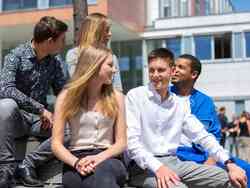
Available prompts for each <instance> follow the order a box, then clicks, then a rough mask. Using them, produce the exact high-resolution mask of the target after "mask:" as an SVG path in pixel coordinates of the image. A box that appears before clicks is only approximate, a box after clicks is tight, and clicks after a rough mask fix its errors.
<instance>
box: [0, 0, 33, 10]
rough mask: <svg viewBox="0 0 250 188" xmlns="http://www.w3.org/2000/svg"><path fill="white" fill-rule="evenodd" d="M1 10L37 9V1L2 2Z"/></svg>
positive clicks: (10, 0)
mask: <svg viewBox="0 0 250 188" xmlns="http://www.w3.org/2000/svg"><path fill="white" fill-rule="evenodd" d="M2 3H3V10H4V11H5V10H7V11H8V10H18V9H31V8H36V7H37V0H29V1H27V0H4V1H3V2H2Z"/></svg>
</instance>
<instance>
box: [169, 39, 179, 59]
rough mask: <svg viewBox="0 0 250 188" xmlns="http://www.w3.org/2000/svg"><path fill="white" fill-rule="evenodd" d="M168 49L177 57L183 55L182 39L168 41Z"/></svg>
mask: <svg viewBox="0 0 250 188" xmlns="http://www.w3.org/2000/svg"><path fill="white" fill-rule="evenodd" d="M166 47H167V48H168V49H170V50H171V51H172V52H173V53H174V55H175V57H178V56H179V55H180V54H181V39H180V38H170V39H166Z"/></svg>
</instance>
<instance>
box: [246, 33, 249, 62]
mask: <svg viewBox="0 0 250 188" xmlns="http://www.w3.org/2000/svg"><path fill="white" fill-rule="evenodd" d="M245 44H246V56H247V57H250V32H245Z"/></svg>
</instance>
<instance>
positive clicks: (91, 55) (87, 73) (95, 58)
mask: <svg viewBox="0 0 250 188" xmlns="http://www.w3.org/2000/svg"><path fill="white" fill-rule="evenodd" d="M109 55H112V53H111V50H110V49H108V48H106V47H98V48H97V47H93V46H89V47H88V48H84V49H82V50H81V54H80V56H79V58H78V63H77V66H76V71H75V72H74V74H73V76H72V78H71V80H70V81H69V83H68V84H67V85H66V87H65V88H66V90H67V92H66V97H65V99H64V101H63V109H62V111H63V112H62V116H63V118H65V119H67V120H69V119H70V118H72V117H73V116H75V115H76V114H77V113H78V112H79V111H80V109H81V108H85V109H87V108H88V106H87V104H86V101H87V100H88V96H87V93H88V92H87V86H88V83H89V80H90V79H91V78H92V77H93V76H95V75H96V74H97V73H98V71H99V70H100V67H101V65H102V64H103V62H104V61H105V60H106V59H107V58H108V56H109ZM98 105H100V109H101V112H102V113H103V114H104V115H106V116H109V117H111V118H114V119H115V118H116V115H117V110H118V103H117V101H116V97H115V93H114V90H113V86H112V84H110V85H103V86H102V89H101V100H100V101H98ZM87 110H88V109H87Z"/></svg>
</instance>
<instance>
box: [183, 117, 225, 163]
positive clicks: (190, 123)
mask: <svg viewBox="0 0 250 188" xmlns="http://www.w3.org/2000/svg"><path fill="white" fill-rule="evenodd" d="M183 131H184V133H185V134H186V135H187V136H188V137H189V138H190V139H191V140H192V141H193V142H194V143H196V144H200V145H201V146H202V147H203V148H204V149H205V150H206V151H208V153H209V154H210V155H211V156H212V157H214V158H215V159H216V160H217V161H220V162H222V163H224V162H225V161H226V160H227V159H229V155H228V153H227V152H226V150H224V149H223V147H222V146H220V144H219V143H218V142H217V141H216V139H215V137H214V136H213V135H212V134H211V133H208V132H207V131H206V130H205V128H204V126H203V125H202V123H201V122H200V121H199V120H198V119H197V118H196V117H195V116H194V115H192V114H186V115H185V118H184V130H183Z"/></svg>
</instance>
